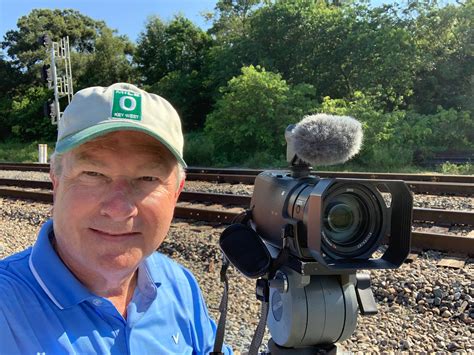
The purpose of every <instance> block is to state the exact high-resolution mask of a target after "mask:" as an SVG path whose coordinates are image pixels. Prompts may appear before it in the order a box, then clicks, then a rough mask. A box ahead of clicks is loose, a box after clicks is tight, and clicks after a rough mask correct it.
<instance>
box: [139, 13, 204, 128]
mask: <svg viewBox="0 0 474 355" xmlns="http://www.w3.org/2000/svg"><path fill="white" fill-rule="evenodd" d="M211 44H212V40H211V38H210V36H209V35H207V34H206V33H205V32H204V31H202V30H201V29H200V28H198V27H196V26H195V25H194V24H193V23H192V22H191V21H189V20H188V19H186V18H184V17H182V16H176V17H175V18H174V19H173V20H172V21H171V22H169V23H164V22H162V21H161V20H160V19H159V18H157V17H153V18H151V19H150V20H149V21H148V23H147V25H146V29H145V31H144V32H142V33H141V34H140V38H139V40H138V45H137V49H136V52H135V57H134V59H135V62H136V64H137V71H138V73H139V76H140V77H141V80H142V82H143V83H144V84H145V85H146V86H147V88H148V89H149V90H150V91H152V92H155V93H157V94H160V95H163V96H164V97H165V98H167V99H168V100H169V101H170V102H171V103H172V104H173V105H174V106H175V107H176V108H177V110H178V112H179V113H180V116H181V119H182V121H183V125H184V128H185V131H188V130H194V129H202V126H203V123H204V119H205V117H206V114H207V113H208V112H209V111H210V108H211V99H210V93H209V90H208V88H207V86H206V82H205V73H204V71H203V65H204V61H205V58H206V56H207V51H208V50H209V48H210V46H211Z"/></svg>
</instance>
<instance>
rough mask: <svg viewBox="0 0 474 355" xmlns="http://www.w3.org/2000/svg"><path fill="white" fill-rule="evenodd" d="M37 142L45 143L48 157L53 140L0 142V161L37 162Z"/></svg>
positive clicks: (52, 146)
mask: <svg viewBox="0 0 474 355" xmlns="http://www.w3.org/2000/svg"><path fill="white" fill-rule="evenodd" d="M38 144H47V145H48V157H49V156H51V154H52V153H53V151H54V146H55V142H31V143H22V142H14V141H8V142H0V162H15V163H18V162H19V163H37V162H38Z"/></svg>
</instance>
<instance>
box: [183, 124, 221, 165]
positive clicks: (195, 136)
mask: <svg viewBox="0 0 474 355" xmlns="http://www.w3.org/2000/svg"><path fill="white" fill-rule="evenodd" d="M183 153H184V161H185V162H186V164H188V165H194V166H211V165H212V164H213V162H214V144H212V142H211V140H210V139H209V137H207V136H206V135H205V134H204V133H203V132H191V133H188V134H186V135H185V136H184V152H183Z"/></svg>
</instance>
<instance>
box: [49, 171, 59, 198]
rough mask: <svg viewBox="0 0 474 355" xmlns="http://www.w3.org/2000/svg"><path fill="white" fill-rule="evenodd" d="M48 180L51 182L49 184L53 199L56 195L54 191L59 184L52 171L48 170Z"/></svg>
mask: <svg viewBox="0 0 474 355" xmlns="http://www.w3.org/2000/svg"><path fill="white" fill-rule="evenodd" d="M49 179H50V180H51V183H52V184H53V197H54V195H56V190H57V188H58V184H59V179H58V177H57V175H56V174H55V173H53V171H52V169H51V170H49Z"/></svg>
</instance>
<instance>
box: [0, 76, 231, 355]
mask: <svg viewBox="0 0 474 355" xmlns="http://www.w3.org/2000/svg"><path fill="white" fill-rule="evenodd" d="M182 152H183V135H182V133H181V123H180V120H179V117H178V114H177V113H176V111H175V110H174V108H173V107H172V106H171V105H170V104H169V103H168V102H167V101H166V100H164V99H163V98H161V97H159V96H157V95H154V94H149V93H147V92H145V91H143V90H140V89H138V88H137V87H135V86H133V85H130V84H122V83H119V84H114V85H112V86H109V87H107V88H103V87H92V88H87V89H84V90H82V91H80V92H78V93H77V94H76V95H75V96H74V98H73V100H72V101H71V103H70V104H69V106H68V107H67V108H66V110H65V112H64V114H63V117H62V118H61V120H60V121H59V125H58V141H57V145H56V151H55V153H54V155H53V156H52V161H51V173H50V176H51V180H52V183H53V192H54V206H53V219H52V220H50V221H48V222H46V223H45V224H44V225H43V226H42V228H41V231H40V232H39V235H38V239H37V241H36V243H35V245H34V246H33V247H32V248H29V249H27V250H25V251H23V252H20V253H18V254H15V255H12V256H10V257H8V258H6V259H4V260H2V261H0V354H42V353H46V354H64V353H77V354H109V353H111V354H167V353H172V354H188V353H189V354H190V353H198V354H204V353H206V354H207V353H209V352H210V351H212V346H213V342H214V337H215V331H216V326H215V323H214V322H213V321H212V320H211V319H210V318H209V315H208V312H207V309H206V306H205V303H204V300H203V298H202V295H201V292H200V290H199V286H198V285H197V283H196V280H195V279H194V277H193V275H192V274H191V273H190V272H189V271H188V270H187V269H185V268H184V267H182V266H180V265H178V264H176V263H175V262H173V261H171V260H170V259H169V258H167V257H166V256H164V255H162V254H160V253H158V252H155V250H156V249H157V248H158V247H159V246H160V244H161V243H162V241H163V239H164V238H165V235H166V233H167V232H168V229H169V227H170V223H171V220H172V217H173V211H174V207H175V205H176V202H177V200H178V196H179V194H180V192H181V191H182V189H183V185H184V167H185V166H186V164H185V162H184V160H183V154H182ZM225 352H226V353H231V351H230V349H228V348H226V349H225Z"/></svg>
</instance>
